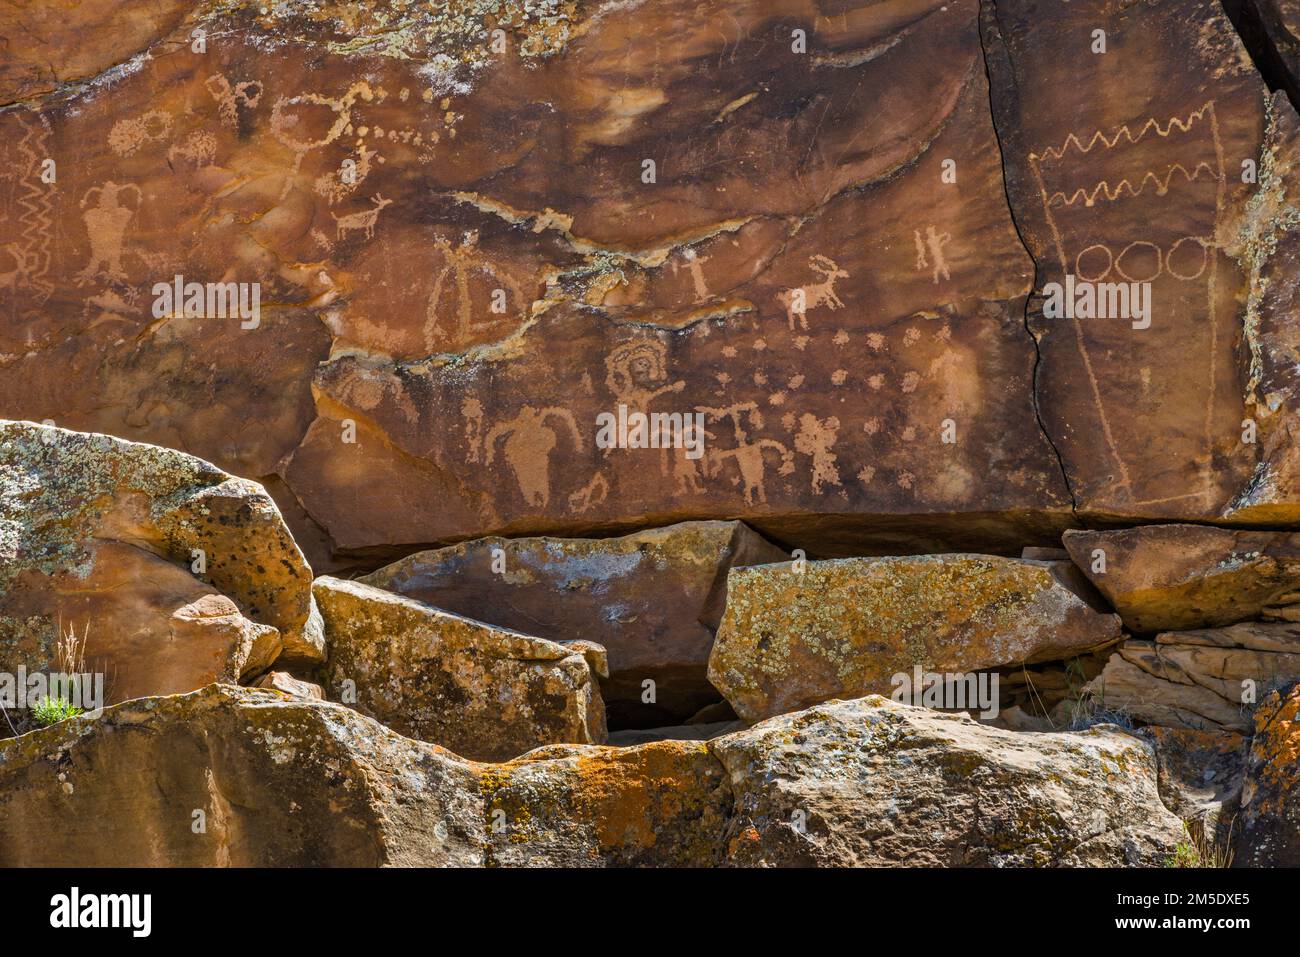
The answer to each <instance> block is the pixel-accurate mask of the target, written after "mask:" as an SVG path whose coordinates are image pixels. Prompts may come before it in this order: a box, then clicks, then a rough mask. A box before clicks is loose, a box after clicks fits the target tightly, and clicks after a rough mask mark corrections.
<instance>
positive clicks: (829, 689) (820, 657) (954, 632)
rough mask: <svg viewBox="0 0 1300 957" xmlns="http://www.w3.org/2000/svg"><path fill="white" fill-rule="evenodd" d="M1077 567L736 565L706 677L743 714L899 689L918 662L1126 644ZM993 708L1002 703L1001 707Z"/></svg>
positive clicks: (973, 561)
mask: <svg viewBox="0 0 1300 957" xmlns="http://www.w3.org/2000/svg"><path fill="white" fill-rule="evenodd" d="M1099 605H1100V601H1099V599H1098V598H1097V597H1096V596H1094V595H1093V594H1091V590H1090V589H1089V588H1088V587H1087V584H1086V582H1085V583H1080V582H1078V581H1077V580H1076V579H1075V571H1074V568H1073V566H1072V565H1070V564H1069V563H1068V562H1034V561H1026V560H1017V559H1011V558H998V557H994V556H990V555H919V556H914V557H906V558H863V559H851V558H845V559H838V560H835V561H826V562H809V563H806V565H805V566H804V567H803V568H802V569H801V568H800V567H799V566H798V565H797V564H795V563H785V564H780V565H761V566H756V567H753V568H736V569H733V570H732V571H731V573H730V575H729V576H728V579H727V610H726V615H725V617H724V618H723V620H722V625H721V627H720V628H719V629H718V636H717V640H716V641H715V642H714V645H713V652H712V654H711V655H710V657H709V680H710V681H712V682H713V684H714V686H715V687H716V688H717V689H718V690H719V691H721V692H722V693H723V695H724V696H725V697H726V699H727V701H729V702H730V703H731V706H732V707H733V708H735V709H736V714H738V715H739V716H740V717H741V718H742V719H744V720H746V721H757V720H760V719H762V718H767V717H770V716H772V715H777V714H784V713H786V712H790V711H797V710H799V709H800V708H806V707H809V706H810V705H815V704H818V703H820V702H823V701H827V700H830V699H832V698H857V697H860V696H862V695H865V694H885V695H888V694H891V693H892V692H893V691H894V689H895V685H894V682H893V676H894V675H896V674H904V675H908V676H909V678H910V677H911V675H912V673H913V669H914V668H916V667H920V668H921V669H922V670H923V671H928V672H945V673H950V674H951V673H968V672H974V671H981V670H987V669H992V668H998V667H1002V666H1009V665H1018V664H1027V663H1033V662H1036V661H1047V660H1052V659H1057V658H1065V657H1071V656H1073V655H1078V654H1082V653H1084V652H1086V651H1090V650H1092V649H1094V648H1097V647H1099V646H1103V645H1107V644H1110V643H1111V642H1114V641H1116V640H1117V639H1118V638H1119V637H1120V626H1119V618H1118V617H1116V616H1115V615H1112V614H1109V613H1107V612H1106V611H1104V610H1101V609H1100V607H1099ZM994 704H995V705H996V702H995V703H994Z"/></svg>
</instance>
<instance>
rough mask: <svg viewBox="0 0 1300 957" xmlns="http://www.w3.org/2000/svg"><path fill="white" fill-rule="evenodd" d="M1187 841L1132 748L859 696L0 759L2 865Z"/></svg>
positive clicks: (323, 723)
mask: <svg viewBox="0 0 1300 957" xmlns="http://www.w3.org/2000/svg"><path fill="white" fill-rule="evenodd" d="M142 785H147V786H142ZM198 811H202V812H203V820H204V823H205V829H204V830H202V831H200V832H197V833H196V831H195V829H194V828H193V826H192V825H193V823H194V821H195V820H197V819H198V818H197V817H196V812H198ZM800 815H802V817H800ZM796 819H798V820H801V821H802V826H801V829H800V828H797V827H796V826H795V821H796ZM1181 833H1182V831H1181V825H1180V824H1179V822H1178V820H1177V818H1175V817H1173V815H1171V814H1170V813H1169V812H1168V811H1166V810H1165V809H1164V807H1163V806H1162V805H1161V804H1160V800H1159V797H1158V795H1157V792H1156V768H1155V763H1154V758H1153V757H1152V754H1151V751H1150V747H1149V746H1148V745H1146V744H1144V743H1143V742H1141V741H1139V740H1138V739H1136V738H1133V737H1131V736H1128V735H1124V734H1121V733H1119V732H1117V731H1114V730H1093V731H1089V732H1087V733H1085V734H1081V735H1060V734H1043V735H1017V734H1014V733H1011V732H1005V731H996V730H994V729H990V728H987V727H982V726H979V725H976V724H975V723H974V722H971V721H969V720H967V719H964V718H958V717H954V716H951V715H941V714H937V713H934V712H929V711H926V710H924V709H920V708H912V707H908V706H904V705H898V704H895V703H893V702H890V701H887V700H884V699H881V698H875V697H872V698H867V699H863V700H861V701H851V702H835V703H833V704H829V705H824V706H821V707H818V708H815V709H812V710H810V711H807V712H803V713H801V714H799V715H791V716H786V717H782V718H777V719H773V720H772V721H768V722H764V723H763V724H761V725H758V726H756V727H754V728H752V729H750V730H748V731H744V732H741V733H738V734H732V735H728V736H725V737H722V738H717V739H715V740H713V741H710V742H686V741H663V742H656V743H652V744H643V745H639V746H636V747H630V748H608V747H595V746H581V745H552V746H549V747H546V748H541V749H538V750H536V751H533V752H531V753H530V754H528V755H525V756H524V757H521V758H519V759H517V760H514V761H510V762H507V763H504V764H475V763H473V762H469V761H465V760H462V759H461V758H458V757H457V756H456V755H454V754H451V753H449V752H448V751H446V750H444V749H442V748H440V747H438V746H436V745H432V744H428V743H425V742H420V741H414V740H411V739H409V738H405V737H402V736H400V735H398V734H396V733H395V732H393V731H391V730H389V729H387V728H384V727H382V726H381V725H379V724H378V723H376V722H375V721H373V720H371V719H370V718H367V717H365V716H363V715H361V714H359V713H358V712H356V711H355V710H353V709H351V708H347V707H344V706H342V705H338V704H332V703H328V702H321V701H314V700H311V699H308V698H301V697H293V696H289V695H284V694H280V693H276V692H272V691H262V690H256V689H245V688H237V687H232V686H227V685H213V686H210V687H207V688H204V689H201V690H199V691H196V692H192V693H190V694H186V695H179V696H172V697H167V698H146V699H139V700H136V701H131V702H127V703H125V704H122V705H118V706H116V707H113V708H109V709H107V710H106V711H105V712H104V715H103V716H102V718H101V719H100V720H98V721H94V720H90V719H87V718H73V719H70V720H68V721H65V722H62V723H60V724H57V725H55V726H53V727H50V728H46V729H44V730H41V731H36V732H32V733H30V734H26V735H23V736H22V737H19V738H14V739H10V740H8V741H4V742H0V866H39V865H45V864H61V863H66V862H68V861H70V860H76V861H78V862H79V863H80V864H82V865H83V866H140V865H146V864H151V865H167V866H201V865H213V864H217V865H231V866H241V865H243V866H248V865H267V866H361V867H369V866H379V865H399V866H401V865H407V866H431V865H433V866H438V865H453V866H474V865H488V866H548V865H559V866H602V865H604V866H609V865H615V866H669V865H672V866H711V865H717V864H724V863H730V864H733V865H741V866H747V865H753V864H766V865H809V864H814V865H834V864H898V863H911V864H930V865H932V864H946V863H958V864H972V865H1017V864H1024V865H1052V864H1056V865H1061V864H1097V865H1102V864H1105V865H1120V864H1150V863H1153V862H1155V861H1158V859H1159V858H1160V855H1161V853H1162V852H1163V851H1165V850H1166V849H1168V848H1169V847H1170V846H1172V843H1173V842H1174V841H1176V840H1177V839H1178V838H1179V836H1180V835H1181Z"/></svg>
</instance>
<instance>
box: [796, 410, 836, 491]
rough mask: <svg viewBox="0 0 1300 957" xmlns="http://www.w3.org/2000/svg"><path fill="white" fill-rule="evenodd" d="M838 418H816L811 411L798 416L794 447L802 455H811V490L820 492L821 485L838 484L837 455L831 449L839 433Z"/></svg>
mask: <svg viewBox="0 0 1300 957" xmlns="http://www.w3.org/2000/svg"><path fill="white" fill-rule="evenodd" d="M839 431H840V420H839V419H838V418H836V417H835V416H833V415H832V416H830V417H829V418H826V419H818V418H817V416H815V415H813V414H812V413H811V412H805V413H804V414H803V415H801V416H800V417H799V432H798V434H797V435H795V438H794V447H795V450H796V451H798V452H802V453H803V454H804V455H809V456H812V475H811V476H810V478H811V481H812V490H813V491H814V492H820V491H821V490H822V486H823V485H839V484H840V470H839V469H838V468H836V466H835V461H836V458H837V456H836V455H835V454H834V453H833V452H832V451H831V449H832V448H833V447H834V445H835V440H836V438H837V437H838V435H839Z"/></svg>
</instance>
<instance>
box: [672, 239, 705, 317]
mask: <svg viewBox="0 0 1300 957" xmlns="http://www.w3.org/2000/svg"><path fill="white" fill-rule="evenodd" d="M682 258H683V259H685V260H686V267H685V268H686V269H688V270H690V274H691V283H692V284H693V285H694V287H695V302H697V303H698V302H704V301H705V300H707V299H710V298H712V295H713V294H712V293H711V292H709V287H708V285H707V284H706V283H705V281H704V264H705V263H706V262H708V261H709V258H708V257H707V256H700V255H698V254H697V253H696V252H695V250H694V249H691V248H690V247H689V246H687V247H686V248H685V249H683V250H682ZM672 267H673V272H674V273H676V272H677V262H676V261H675V260H674V261H673V263H672Z"/></svg>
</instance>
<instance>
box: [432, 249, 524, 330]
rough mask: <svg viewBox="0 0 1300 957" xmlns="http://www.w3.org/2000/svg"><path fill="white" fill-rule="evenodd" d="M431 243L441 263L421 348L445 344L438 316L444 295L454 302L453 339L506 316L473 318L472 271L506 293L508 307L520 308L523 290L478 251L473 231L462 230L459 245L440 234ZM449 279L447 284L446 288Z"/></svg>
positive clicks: (441, 324)
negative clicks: (439, 255) (439, 256)
mask: <svg viewBox="0 0 1300 957" xmlns="http://www.w3.org/2000/svg"><path fill="white" fill-rule="evenodd" d="M434 245H435V246H437V248H438V251H439V253H440V254H441V256H442V257H443V260H444V263H445V265H444V266H443V267H442V269H441V270H440V271H439V273H438V276H437V278H436V279H434V281H433V289H432V291H431V292H430V293H429V304H428V307H427V308H426V310H425V320H424V347H425V348H426V349H428V350H429V351H430V352H436V351H438V349H439V347H440V345H443V344H445V340H446V337H447V336H448V330H447V329H446V328H444V326H443V323H442V322H441V315H440V314H441V313H442V311H443V310H442V307H443V306H444V297H446V299H447V300H448V301H451V302H453V303H454V305H455V311H454V314H453V318H454V320H455V329H454V332H453V333H452V336H453V338H455V339H458V340H463V339H464V338H466V337H467V336H469V335H471V334H473V333H474V332H475V331H477V330H479V329H484V328H489V327H491V326H493V325H495V324H497V323H500V322H505V321H508V320H509V319H510V316H508V315H500V316H498V317H496V318H493V319H484V320H481V321H477V322H476V321H475V319H474V315H475V312H476V310H475V308H474V305H475V303H474V299H473V296H472V295H471V293H470V285H469V283H470V279H471V278H473V276H474V275H475V274H477V275H479V276H482V277H483V278H484V279H486V280H488V281H489V282H490V283H492V284H494V285H495V286H496V288H497V289H499V290H501V292H503V293H505V294H506V296H507V302H506V303H503V305H506V306H509V305H510V304H511V303H513V305H514V307H515V309H517V310H522V308H523V303H524V295H523V291H522V290H521V289H520V288H519V285H518V284H517V283H516V282H515V281H514V280H513V279H511V278H510V277H509V276H507V275H505V274H504V273H503V272H501V271H500V270H498V269H497V267H496V266H494V265H493V264H492V263H491V262H489V261H488V260H487V259H486V258H485V257H484V256H483V255H482V254H481V253H480V252H479V251H478V231H477V230H471V231H470V232H468V233H466V234H465V236H464V238H463V239H462V240H461V243H460V245H459V246H453V245H452V244H451V243H450V242H448V241H447V240H446V239H444V238H442V237H441V236H439V237H438V239H437V240H435V242H434ZM449 279H450V281H451V285H450V287H448V280H449ZM477 311H478V312H479V314H480V315H481V314H482V313H483V312H484V310H477Z"/></svg>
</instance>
